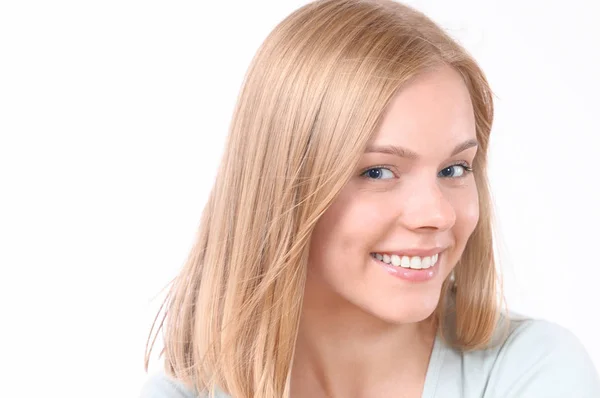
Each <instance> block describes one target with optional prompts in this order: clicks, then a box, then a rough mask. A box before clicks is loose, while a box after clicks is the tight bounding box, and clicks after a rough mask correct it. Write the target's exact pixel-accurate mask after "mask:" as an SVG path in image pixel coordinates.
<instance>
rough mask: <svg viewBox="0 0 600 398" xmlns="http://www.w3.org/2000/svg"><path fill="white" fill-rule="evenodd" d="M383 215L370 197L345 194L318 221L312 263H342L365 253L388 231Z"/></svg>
mask: <svg viewBox="0 0 600 398" xmlns="http://www.w3.org/2000/svg"><path fill="white" fill-rule="evenodd" d="M384 215H385V212H382V211H381V209H380V208H379V207H378V206H377V203H373V201H370V200H369V199H368V197H367V196H365V195H361V194H360V193H357V192H356V191H353V192H352V193H350V192H349V191H342V193H341V194H340V195H339V196H338V198H337V199H336V200H335V202H334V203H333V204H332V205H331V206H330V207H329V208H328V209H327V211H326V212H325V213H324V214H323V216H322V217H321V218H320V219H319V221H318V222H317V225H316V227H315V230H314V232H313V236H312V240H311V256H310V257H311V260H312V261H311V263H315V264H321V265H322V264H329V263H339V262H340V259H342V258H346V259H348V258H351V257H355V256H358V255H361V254H366V253H367V252H368V250H369V248H370V247H371V246H372V245H373V244H374V243H375V242H376V241H377V240H378V239H379V238H380V235H381V231H382V230H385V220H384V219H382V218H383V217H384ZM336 259H337V261H336Z"/></svg>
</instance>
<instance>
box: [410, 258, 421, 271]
mask: <svg viewBox="0 0 600 398" xmlns="http://www.w3.org/2000/svg"><path fill="white" fill-rule="evenodd" d="M410 268H414V269H421V268H423V267H421V257H417V256H414V257H411V258H410Z"/></svg>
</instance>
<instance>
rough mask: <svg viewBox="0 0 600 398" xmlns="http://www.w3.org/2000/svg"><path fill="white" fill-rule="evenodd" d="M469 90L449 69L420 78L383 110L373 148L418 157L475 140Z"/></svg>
mask: <svg viewBox="0 0 600 398" xmlns="http://www.w3.org/2000/svg"><path fill="white" fill-rule="evenodd" d="M475 131H476V130H475V116H474V112H473V105H472V102H471V96H470V94H469V90H468V88H467V86H466V85H465V83H464V81H463V79H462V76H461V75H460V74H459V73H458V72H457V71H456V70H454V69H452V68H451V67H447V66H446V67H443V68H440V69H436V70H434V71H428V72H426V73H424V74H422V75H419V76H418V77H416V78H415V79H413V80H412V81H410V82H409V83H408V84H407V85H406V86H404V87H402V88H401V89H400V90H399V91H398V93H397V94H396V95H395V97H394V98H393V99H392V101H391V102H390V104H389V105H388V108H387V109H386V110H385V112H384V115H383V118H382V121H381V124H380V126H379V129H378V130H377V132H376V134H375V136H374V137H373V140H372V143H373V144H375V145H399V146H403V147H406V148H409V149H411V150H413V151H415V152H417V153H427V152H430V151H432V150H435V149H436V148H438V147H439V148H441V149H444V150H447V147H448V145H452V146H453V145H455V144H457V143H458V142H461V141H465V140H468V139H472V138H475V137H476V134H475Z"/></svg>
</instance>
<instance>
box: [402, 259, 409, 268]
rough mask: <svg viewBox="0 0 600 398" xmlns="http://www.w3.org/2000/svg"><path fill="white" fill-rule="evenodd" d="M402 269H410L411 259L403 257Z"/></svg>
mask: <svg viewBox="0 0 600 398" xmlns="http://www.w3.org/2000/svg"><path fill="white" fill-rule="evenodd" d="M400 266H401V267H402V268H410V257H407V256H402V262H401V263H400Z"/></svg>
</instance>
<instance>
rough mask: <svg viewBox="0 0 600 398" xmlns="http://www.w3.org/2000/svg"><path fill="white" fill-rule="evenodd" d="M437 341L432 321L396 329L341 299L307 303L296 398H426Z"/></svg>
mask: <svg viewBox="0 0 600 398" xmlns="http://www.w3.org/2000/svg"><path fill="white" fill-rule="evenodd" d="M434 339H435V325H434V324H433V321H432V320H430V319H427V320H425V321H422V322H419V323H410V324H400V325H399V324H390V323H387V322H385V321H383V320H381V319H378V318H376V317H374V316H373V315H371V314H368V313H366V312H364V311H363V310H361V309H360V308H358V307H356V306H354V305H352V304H350V303H348V302H344V301H343V300H341V299H337V300H327V301H325V302H324V301H323V298H322V297H320V298H319V299H316V300H310V299H306V298H305V302H304V305H303V311H302V317H301V321H300V325H299V331H298V339H297V342H296V350H295V356H294V363H293V366H292V374H291V376H292V377H291V396H292V397H296V396H298V397H302V396H311V397H325V396H326V397H361V396H394V395H395V396H401V394H399V393H404V396H420V393H421V390H422V388H423V384H424V381H425V376H426V373H427V367H428V364H429V357H430V355H431V350H432V347H433V342H434ZM407 392H408V394H407Z"/></svg>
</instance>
